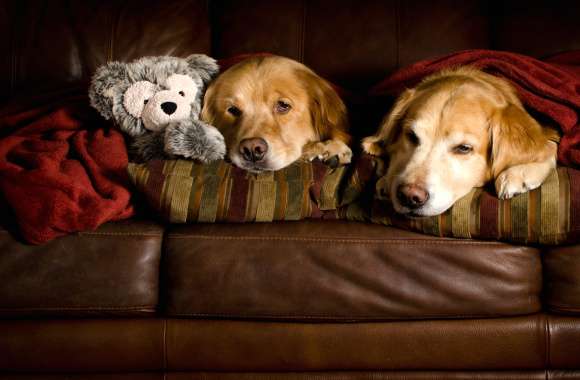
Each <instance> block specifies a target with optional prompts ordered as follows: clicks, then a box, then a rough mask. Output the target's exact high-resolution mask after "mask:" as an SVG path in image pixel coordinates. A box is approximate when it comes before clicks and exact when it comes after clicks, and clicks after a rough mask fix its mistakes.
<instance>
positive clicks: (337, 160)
mask: <svg viewBox="0 0 580 380" xmlns="http://www.w3.org/2000/svg"><path fill="white" fill-rule="evenodd" d="M302 158H303V159H304V160H307V161H313V160H315V159H317V158H318V159H319V160H321V161H323V162H324V163H325V164H327V165H329V166H330V167H337V166H339V165H346V164H349V163H350V162H351V160H352V150H351V149H350V148H349V147H348V145H346V144H345V143H343V142H342V141H340V140H327V141H321V142H316V143H310V144H308V145H306V146H305V147H304V149H303V150H302Z"/></svg>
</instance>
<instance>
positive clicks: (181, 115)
mask: <svg viewBox="0 0 580 380" xmlns="http://www.w3.org/2000/svg"><path fill="white" fill-rule="evenodd" d="M190 113H191V104H190V103H189V101H188V100H187V99H185V98H184V97H183V96H181V95H180V94H179V93H178V92H176V91H169V90H168V91H160V92H158V93H156V94H155V95H154V96H153V97H152V98H150V99H149V101H148V102H147V104H146V105H145V108H144V109H143V113H142V114H141V118H142V119H143V123H144V125H145V128H147V129H149V130H153V131H157V130H161V129H163V128H165V126H166V125H167V124H168V123H171V122H174V121H179V120H185V119H188V118H189V116H190Z"/></svg>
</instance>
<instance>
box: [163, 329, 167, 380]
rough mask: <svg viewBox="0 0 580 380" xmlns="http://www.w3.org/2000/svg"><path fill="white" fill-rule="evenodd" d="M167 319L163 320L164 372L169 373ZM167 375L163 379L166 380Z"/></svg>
mask: <svg viewBox="0 0 580 380" xmlns="http://www.w3.org/2000/svg"><path fill="white" fill-rule="evenodd" d="M167 368H168V366H167V318H163V370H164V372H166V371H167ZM165 376H166V375H165V374H164V375H163V378H164V379H165Z"/></svg>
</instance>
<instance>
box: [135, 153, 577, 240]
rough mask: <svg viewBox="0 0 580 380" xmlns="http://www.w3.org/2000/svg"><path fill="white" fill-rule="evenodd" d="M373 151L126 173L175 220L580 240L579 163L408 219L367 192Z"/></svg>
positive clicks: (156, 165)
mask: <svg viewBox="0 0 580 380" xmlns="http://www.w3.org/2000/svg"><path fill="white" fill-rule="evenodd" d="M379 164H382V163H381V162H380V161H378V160H377V159H376V158H371V157H370V156H362V157H361V158H360V159H358V160H357V161H356V162H355V163H354V164H353V165H351V166H349V167H340V168H338V169H334V170H332V169H329V168H328V167H326V166H325V165H323V164H322V163H319V162H313V163H296V164H294V165H292V166H290V167H288V168H286V169H283V170H280V171H277V172H268V173H261V174H258V175H256V174H251V173H248V172H246V171H243V170H241V169H239V168H236V167H234V166H232V165H230V164H227V163H225V162H223V161H220V162H215V163H212V164H207V165H200V164H196V163H194V162H192V161H186V160H170V161H150V162H148V163H145V164H129V168H128V171H129V175H130V177H131V179H132V182H133V183H134V184H135V186H136V188H137V190H138V191H139V192H140V193H142V194H143V195H144V196H145V199H146V201H147V203H148V204H149V206H150V207H152V208H153V209H154V210H157V211H158V212H159V214H160V215H161V217H162V218H163V219H164V220H167V221H169V222H172V223H194V222H270V221H275V220H276V221H278V220H300V219H305V218H319V219H349V220H359V221H369V222H373V223H379V224H384V225H393V226H397V227H401V228H405V229H411V230H415V231H420V232H423V233H427V234H431V235H436V236H445V237H456V238H477V239H484V240H503V241H510V242H515V243H520V244H537V243H540V244H563V243H572V242H577V241H579V240H580V171H577V170H574V169H570V168H559V169H558V170H554V171H553V172H552V173H551V175H550V176H549V177H548V179H547V180H546V181H545V182H544V184H543V185H542V186H541V187H540V188H538V189H536V190H533V191H531V192H528V193H525V194H521V195H519V196H516V197H514V198H512V199H510V200H499V199H498V198H496V197H495V195H494V193H490V192H488V191H486V190H484V189H481V188H478V189H474V190H472V191H471V192H470V193H469V194H467V195H466V196H465V197H463V198H462V199H460V200H458V201H457V202H456V203H455V205H454V206H453V207H452V208H451V209H449V210H448V211H447V212H445V213H444V214H442V215H439V216H434V217H425V218H416V219H407V218H404V217H402V216H400V215H397V214H396V213H394V212H393V211H392V209H391V208H390V207H389V206H388V205H385V204H384V203H379V202H378V201H375V200H373V199H372V194H373V193H374V179H375V178H374V168H375V167H377V166H378V165H379Z"/></svg>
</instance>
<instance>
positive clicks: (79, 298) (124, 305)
mask: <svg viewBox="0 0 580 380" xmlns="http://www.w3.org/2000/svg"><path fill="white" fill-rule="evenodd" d="M162 240H163V229H162V228H161V227H160V226H159V225H157V224H154V223H152V222H145V221H142V222H137V221H127V222H119V223H111V224H107V225H105V226H103V227H101V228H99V229H98V230H96V231H93V232H83V233H79V234H75V235H70V236H67V237H64V238H61V239H58V240H54V241H52V242H50V243H48V244H45V245H42V246H31V245H27V244H23V243H20V242H18V241H16V240H15V239H14V238H13V237H12V235H11V234H10V233H8V232H7V231H6V230H0V252H1V254H0V278H1V279H2V281H0V300H1V302H0V318H14V317H24V316H33V317H47V316H50V317H55V316H67V317H72V316H93V317H94V316H99V315H100V316H112V315H125V316H126V315H152V314H154V313H155V312H156V310H157V306H158V301H159V300H158V297H159V262H160V259H161V243H162Z"/></svg>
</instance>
